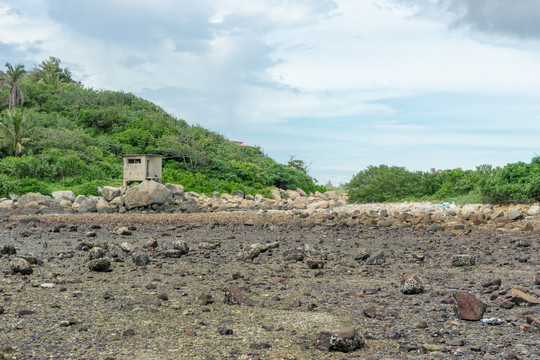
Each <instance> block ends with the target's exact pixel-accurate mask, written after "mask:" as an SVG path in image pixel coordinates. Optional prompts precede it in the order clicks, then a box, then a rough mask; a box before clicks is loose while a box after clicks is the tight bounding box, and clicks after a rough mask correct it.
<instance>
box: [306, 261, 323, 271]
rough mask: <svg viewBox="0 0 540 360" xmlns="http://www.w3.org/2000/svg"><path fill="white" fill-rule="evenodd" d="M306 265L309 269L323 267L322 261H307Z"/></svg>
mask: <svg viewBox="0 0 540 360" xmlns="http://www.w3.org/2000/svg"><path fill="white" fill-rule="evenodd" d="M306 263H307V266H308V268H310V269H322V268H323V267H324V260H319V259H308V260H307V261H306Z"/></svg>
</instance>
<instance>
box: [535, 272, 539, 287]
mask: <svg viewBox="0 0 540 360" xmlns="http://www.w3.org/2000/svg"><path fill="white" fill-rule="evenodd" d="M534 285H540V273H538V274H536V276H535V277H534Z"/></svg>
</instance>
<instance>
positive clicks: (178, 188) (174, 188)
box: [165, 183, 184, 195]
mask: <svg viewBox="0 0 540 360" xmlns="http://www.w3.org/2000/svg"><path fill="white" fill-rule="evenodd" d="M165 187H166V188H167V189H169V191H170V192H171V194H173V195H182V194H184V187H183V186H182V185H176V184H171V183H167V184H165Z"/></svg>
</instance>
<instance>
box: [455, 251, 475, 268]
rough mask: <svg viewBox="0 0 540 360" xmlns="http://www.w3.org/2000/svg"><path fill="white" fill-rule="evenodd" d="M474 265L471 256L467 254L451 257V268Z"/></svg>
mask: <svg viewBox="0 0 540 360" xmlns="http://www.w3.org/2000/svg"><path fill="white" fill-rule="evenodd" d="M474 263H475V259H474V257H473V256H471V255H468V254H459V255H453V256H452V266H472V265H474Z"/></svg>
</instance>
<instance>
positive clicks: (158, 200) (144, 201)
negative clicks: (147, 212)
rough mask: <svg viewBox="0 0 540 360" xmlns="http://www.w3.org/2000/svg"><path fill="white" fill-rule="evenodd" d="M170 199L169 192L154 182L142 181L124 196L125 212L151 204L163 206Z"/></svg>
mask: <svg viewBox="0 0 540 360" xmlns="http://www.w3.org/2000/svg"><path fill="white" fill-rule="evenodd" d="M170 197H171V191H170V190H169V189H167V188H166V187H165V186H164V185H162V184H159V183H157V182H155V181H143V182H142V183H140V184H139V185H137V186H134V187H132V188H129V189H127V190H126V193H125V194H124V201H125V207H126V209H127V210H131V209H135V208H138V207H144V206H149V205H153V204H158V205H163V204H164V203H165V202H166V201H167V200H168V199H169V198H170Z"/></svg>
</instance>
